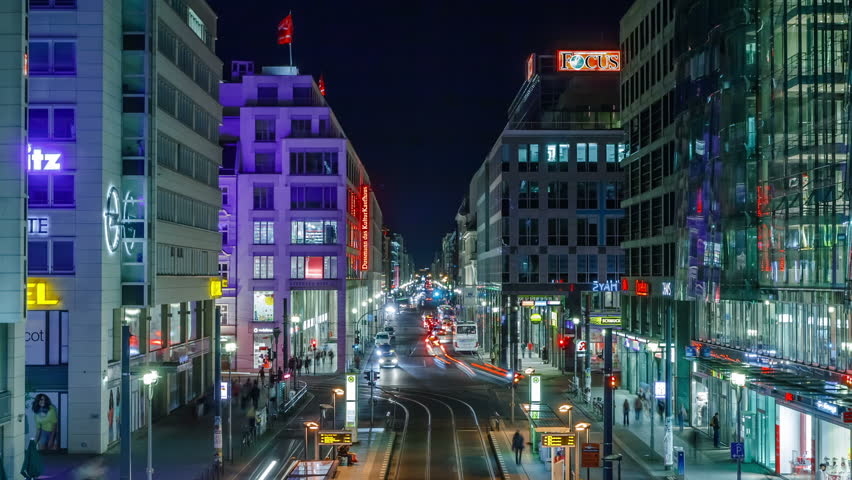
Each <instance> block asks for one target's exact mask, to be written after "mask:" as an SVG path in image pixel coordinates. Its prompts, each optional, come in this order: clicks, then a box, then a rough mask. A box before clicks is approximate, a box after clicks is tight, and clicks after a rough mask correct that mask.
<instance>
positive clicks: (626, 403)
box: [621, 398, 630, 426]
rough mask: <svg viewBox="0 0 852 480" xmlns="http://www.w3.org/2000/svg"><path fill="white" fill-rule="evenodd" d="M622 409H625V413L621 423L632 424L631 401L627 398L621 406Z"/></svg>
mask: <svg viewBox="0 0 852 480" xmlns="http://www.w3.org/2000/svg"><path fill="white" fill-rule="evenodd" d="M621 408H622V410H624V415H623V416H622V418H621V423H623V424H624V425H625V426H628V425H630V402H629V401H628V400H627V399H626V398H625V399H624V404H623V405H622V406H621Z"/></svg>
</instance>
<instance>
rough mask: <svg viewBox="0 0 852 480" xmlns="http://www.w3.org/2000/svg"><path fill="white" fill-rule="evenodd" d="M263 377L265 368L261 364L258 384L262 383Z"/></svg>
mask: <svg viewBox="0 0 852 480" xmlns="http://www.w3.org/2000/svg"><path fill="white" fill-rule="evenodd" d="M264 379H266V369H265V368H263V365H261V366H260V384H261V385H263V384H264Z"/></svg>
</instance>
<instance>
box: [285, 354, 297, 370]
mask: <svg viewBox="0 0 852 480" xmlns="http://www.w3.org/2000/svg"><path fill="white" fill-rule="evenodd" d="M287 368H289V369H290V371H291V372H295V371H296V357H294V356H292V355H291V356H290V359H289V360H287Z"/></svg>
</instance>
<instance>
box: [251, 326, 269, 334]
mask: <svg viewBox="0 0 852 480" xmlns="http://www.w3.org/2000/svg"><path fill="white" fill-rule="evenodd" d="M252 331H253V333H272V329H271V328H264V327H254V328H253V329H252Z"/></svg>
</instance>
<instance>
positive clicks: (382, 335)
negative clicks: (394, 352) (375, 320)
mask: <svg viewBox="0 0 852 480" xmlns="http://www.w3.org/2000/svg"><path fill="white" fill-rule="evenodd" d="M379 345H390V335H388V334H387V333H386V332H379V333H377V334H376V346H377V347H378V346H379Z"/></svg>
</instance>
